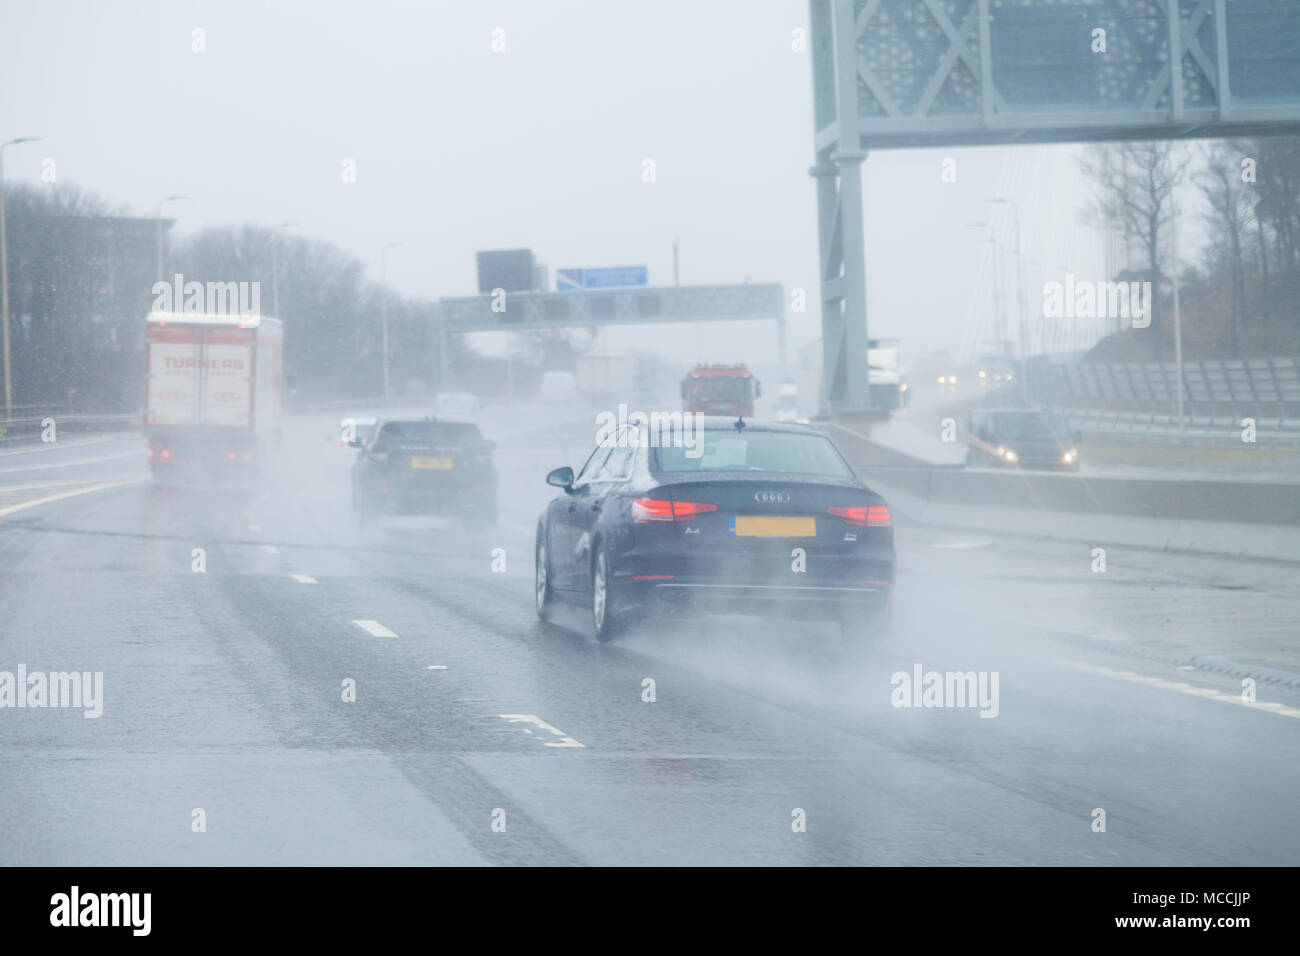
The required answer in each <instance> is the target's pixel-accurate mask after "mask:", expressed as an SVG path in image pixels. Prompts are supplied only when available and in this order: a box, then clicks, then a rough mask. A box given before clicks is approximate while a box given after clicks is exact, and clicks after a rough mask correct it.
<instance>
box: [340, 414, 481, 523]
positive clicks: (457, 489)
mask: <svg viewBox="0 0 1300 956" xmlns="http://www.w3.org/2000/svg"><path fill="white" fill-rule="evenodd" d="M351 444H352V446H353V447H354V448H358V449H360V452H359V453H358V455H357V460H356V462H355V463H353V465H352V507H353V509H354V510H355V511H357V512H358V513H359V514H360V515H362V516H363V517H364V516H368V515H373V514H375V513H377V512H381V511H386V512H391V513H395V514H454V515H460V516H462V517H463V518H464V519H465V523H466V524H467V525H471V526H473V525H488V524H495V523H496V520H497V472H496V467H495V466H494V465H493V464H492V450H493V449H494V448H495V447H496V445H495V443H493V442H491V441H488V440H487V439H485V438H484V437H483V435H482V433H480V432H479V430H478V426H477V425H474V424H471V423H470V422H447V421H438V420H436V419H432V418H426V419H392V420H383V419H381V420H380V421H379V422H378V423H376V425H375V426H374V428H373V429H371V431H370V435H369V437H368V438H367V439H365V440H364V441H362V440H360V439H358V440H356V441H353V442H352V443H351Z"/></svg>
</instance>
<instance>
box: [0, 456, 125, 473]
mask: <svg viewBox="0 0 1300 956" xmlns="http://www.w3.org/2000/svg"><path fill="white" fill-rule="evenodd" d="M122 458H139V459H141V460H143V459H144V456H143V455H141V454H140V453H139V452H138V451H124V452H122V453H121V454H120V455H101V456H100V457H98V458H78V459H77V460H76V461H52V462H50V463H49V464H48V465H19V466H18V467H16V468H0V473H3V474H8V473H9V472H13V471H46V470H47V469H50V468H71V467H72V466H73V465H94V464H98V463H99V462H101V461H117V460H119V459H122Z"/></svg>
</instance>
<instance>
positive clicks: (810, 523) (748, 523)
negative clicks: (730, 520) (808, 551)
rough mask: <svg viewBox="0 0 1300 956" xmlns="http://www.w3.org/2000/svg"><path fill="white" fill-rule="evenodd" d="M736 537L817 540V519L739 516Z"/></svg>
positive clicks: (737, 517)
mask: <svg viewBox="0 0 1300 956" xmlns="http://www.w3.org/2000/svg"><path fill="white" fill-rule="evenodd" d="M736 536H737V537H739V538H815V537H817V519H816V518H775V517H768V516H766V515H761V516H753V515H750V516H745V515H737V516H736Z"/></svg>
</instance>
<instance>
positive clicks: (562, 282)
mask: <svg viewBox="0 0 1300 956" xmlns="http://www.w3.org/2000/svg"><path fill="white" fill-rule="evenodd" d="M648 278H649V270H648V269H646V267H645V266H610V267H606V268H603V269H560V270H559V271H557V272H556V273H555V289H556V291H557V292H571V291H573V290H574V289H613V288H618V287H620V286H640V285H645V284H646V281H647V279H648Z"/></svg>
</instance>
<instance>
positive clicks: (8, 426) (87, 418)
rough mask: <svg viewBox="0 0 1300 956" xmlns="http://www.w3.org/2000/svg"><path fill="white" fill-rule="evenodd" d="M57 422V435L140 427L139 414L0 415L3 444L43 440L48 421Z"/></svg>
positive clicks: (125, 429) (0, 433)
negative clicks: (18, 416)
mask: <svg viewBox="0 0 1300 956" xmlns="http://www.w3.org/2000/svg"><path fill="white" fill-rule="evenodd" d="M50 421H53V422H54V425H55V428H56V429H57V432H56V434H59V435H65V434H68V433H71V434H74V435H79V434H86V433H90V432H99V431H112V430H115V429H120V430H123V431H130V430H132V429H136V428H139V427H140V413H139V412H132V413H129V414H116V415H60V414H58V413H57V412H50V413H48V414H43V415H28V416H24V417H22V418H17V417H15V418H9V419H5V418H0V444H6V445H14V444H20V443H22V442H31V441H40V440H41V436H42V434H43V433H44V432H45V428H46V424H47V423H48V422H50Z"/></svg>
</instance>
